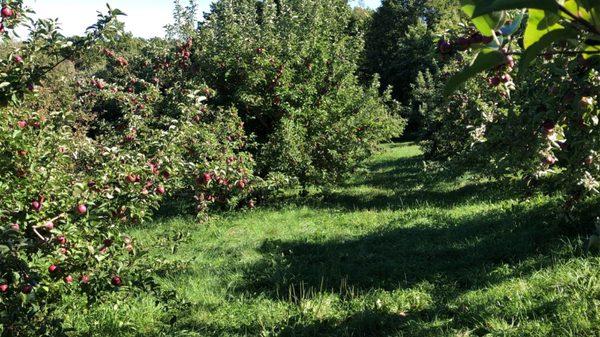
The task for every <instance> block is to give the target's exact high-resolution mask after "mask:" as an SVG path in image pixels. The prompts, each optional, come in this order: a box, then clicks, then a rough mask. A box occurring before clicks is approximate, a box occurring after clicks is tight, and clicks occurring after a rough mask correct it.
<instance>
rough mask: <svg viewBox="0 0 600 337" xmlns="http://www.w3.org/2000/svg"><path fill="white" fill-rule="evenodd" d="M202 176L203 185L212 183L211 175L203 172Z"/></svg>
mask: <svg viewBox="0 0 600 337" xmlns="http://www.w3.org/2000/svg"><path fill="white" fill-rule="evenodd" d="M202 176H203V177H204V182H205V183H207V184H208V183H210V182H211V181H212V174H210V173H209V172H205V173H204V174H203V175H202Z"/></svg>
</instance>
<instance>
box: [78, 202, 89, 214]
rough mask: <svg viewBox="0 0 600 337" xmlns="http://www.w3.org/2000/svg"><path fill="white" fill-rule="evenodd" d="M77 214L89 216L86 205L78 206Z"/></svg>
mask: <svg viewBox="0 0 600 337" xmlns="http://www.w3.org/2000/svg"><path fill="white" fill-rule="evenodd" d="M77 213H79V214H81V215H84V214H87V206H86V205H84V204H81V205H78V206H77Z"/></svg>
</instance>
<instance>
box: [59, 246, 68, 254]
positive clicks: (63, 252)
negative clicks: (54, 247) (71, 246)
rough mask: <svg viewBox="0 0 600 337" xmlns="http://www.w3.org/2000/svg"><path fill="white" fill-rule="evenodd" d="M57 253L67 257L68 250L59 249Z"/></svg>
mask: <svg viewBox="0 0 600 337" xmlns="http://www.w3.org/2000/svg"><path fill="white" fill-rule="evenodd" d="M58 251H59V252H60V253H61V254H62V255H67V253H68V252H69V250H68V249H67V248H65V247H61V248H60V249H59V250H58Z"/></svg>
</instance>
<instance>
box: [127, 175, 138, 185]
mask: <svg viewBox="0 0 600 337" xmlns="http://www.w3.org/2000/svg"><path fill="white" fill-rule="evenodd" d="M125 180H127V181H128V182H130V183H132V184H133V183H135V181H136V177H135V175H133V174H128V175H127V177H125Z"/></svg>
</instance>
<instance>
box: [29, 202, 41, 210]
mask: <svg viewBox="0 0 600 337" xmlns="http://www.w3.org/2000/svg"><path fill="white" fill-rule="evenodd" d="M31 208H32V209H33V210H34V211H36V212H39V211H40V210H41V209H42V203H41V202H39V201H37V200H34V201H32V202H31Z"/></svg>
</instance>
